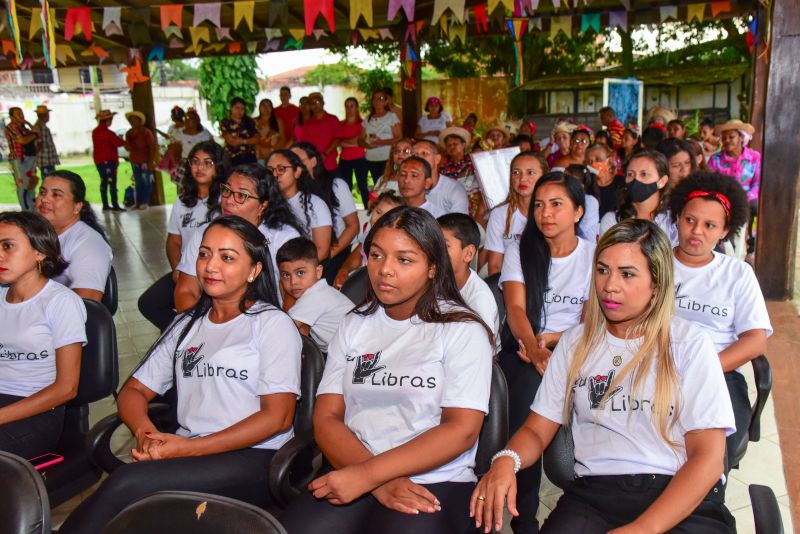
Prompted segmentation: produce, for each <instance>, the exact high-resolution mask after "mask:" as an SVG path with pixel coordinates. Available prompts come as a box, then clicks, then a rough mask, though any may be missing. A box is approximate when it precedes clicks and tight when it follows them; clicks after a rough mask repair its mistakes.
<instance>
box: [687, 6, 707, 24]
mask: <svg viewBox="0 0 800 534" xmlns="http://www.w3.org/2000/svg"><path fill="white" fill-rule="evenodd" d="M705 10H706V5H705V4H689V5H687V6H686V21H687V22H692V20H694V19H697V22H703V18H704V16H705Z"/></svg>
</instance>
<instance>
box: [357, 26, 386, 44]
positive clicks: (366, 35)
mask: <svg viewBox="0 0 800 534" xmlns="http://www.w3.org/2000/svg"><path fill="white" fill-rule="evenodd" d="M358 33H360V34H361V38H362V39H363V40H365V41H366V40H368V39H379V38H380V36H381V34H380V32H379V31H378V30H370V29H367V28H359V29H358Z"/></svg>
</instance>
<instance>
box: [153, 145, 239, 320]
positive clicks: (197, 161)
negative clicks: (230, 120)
mask: <svg viewBox="0 0 800 534" xmlns="http://www.w3.org/2000/svg"><path fill="white" fill-rule="evenodd" d="M188 156H189V157H188V158H187V159H186V161H185V162H184V167H185V169H184V173H183V184H182V187H181V190H180V194H179V195H178V198H176V199H175V203H174V204H172V211H171V212H170V215H169V221H168V222H167V244H166V252H167V261H169V265H170V267H171V268H172V270H171V271H170V272H168V273H167V274H165V275H164V276H162V277H161V278H159V279H158V280H156V281H155V282H154V283H153V285H151V286H150V287H149V288H147V289H146V290H145V292H144V293H142V295H141V296H140V297H139V302H138V306H139V312H141V314H142V315H143V316H144V318H145V319H147V320H148V321H150V322H151V323H153V324H154V325H156V326H157V327H158V329H159V330H161V331H162V332H163V331H164V330H166V328H167V327H168V326H169V324H170V323H171V322H172V321H173V320H174V319H175V315H176V312H175V296H174V295H175V284H176V282H177V280H178V276H179V273H178V269H177V267H178V263H180V261H181V256H182V255H183V253H184V250H185V249H186V247H187V246H188V244H189V241H190V240H191V236H192V233H193V232H194V231H195V229H196V228H197V227H198V226H202V225H203V224H205V223H207V222H208V221H210V220H211V219H212V218H213V217H216V216H218V215H219V214H220V211H219V201H220V189H221V187H222V184H224V183H225V180H227V178H228V175H229V174H230V170H231V167H230V163H229V162H228V156H227V155H226V154H225V150H224V149H223V148H222V147H221V146H219V145H218V144H217V143H215V142H214V141H204V142H202V143H199V144H197V145H196V146H195V147H194V148H192V149H191V150H190V151H189V154H188Z"/></svg>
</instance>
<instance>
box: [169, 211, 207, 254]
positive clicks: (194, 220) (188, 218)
mask: <svg viewBox="0 0 800 534" xmlns="http://www.w3.org/2000/svg"><path fill="white" fill-rule="evenodd" d="M206 222H208V198H203V199H198V200H197V204H195V205H194V206H193V207H191V208H190V207H189V206H187V205H186V204H184V203H183V202H181V199H180V198H176V199H175V202H174V203H173V204H172V212H170V214H169V221H167V233H168V234H172V235H179V236H181V254H183V253H184V252H185V250H186V245H187V243H188V242H189V239H190V238H191V236H192V233H194V229H195V228H197V227H198V226H200V225H201V224H203V223H206Z"/></svg>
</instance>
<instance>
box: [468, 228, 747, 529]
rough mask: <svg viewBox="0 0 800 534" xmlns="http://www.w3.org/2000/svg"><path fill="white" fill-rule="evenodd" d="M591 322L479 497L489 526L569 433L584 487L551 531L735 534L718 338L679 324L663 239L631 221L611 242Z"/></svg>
mask: <svg viewBox="0 0 800 534" xmlns="http://www.w3.org/2000/svg"><path fill="white" fill-rule="evenodd" d="M593 276H594V283H593V284H591V287H590V292H589V298H588V301H587V305H586V315H585V319H584V322H583V323H582V324H580V325H578V326H575V327H574V328H571V329H570V330H568V331H567V332H565V333H564V334H563V335H562V337H561V340H560V342H559V344H558V346H557V347H556V349H555V351H554V352H553V354H552V356H551V358H550V362H549V365H548V366H547V371H546V373H545V375H544V379H543V381H542V384H541V386H540V387H539V391H538V393H537V395H536V399H535V400H534V402H533V405H532V406H531V414H530V415H529V416H528V419H527V420H526V421H525V423H524V425H523V426H522V428H520V430H519V431H517V433H516V434H515V435H514V436H513V437H512V439H511V441H510V442H509V443H508V445H507V447H506V449H504V450H502V451H500V452H499V453H497V454H496V455H495V457H494V460H493V465H492V468H491V470H490V471H489V473H488V474H487V475H486V476H485V477H484V478H483V479H482V480H481V482H480V483H479V484H478V486H477V487H476V489H475V491H474V492H473V494H472V500H471V502H470V513H471V514H472V515H473V517H475V520H476V523H477V524H478V525H484V526H485V532H489V530H490V529H491V528H497V529H498V530H499V529H500V528H501V526H502V521H503V517H502V508H503V506H504V505H505V504H506V500H507V506H508V510H509V512H511V514H512V515H513V516H517V515H519V513H520V511H519V510H517V506H516V478H515V473H516V472H517V471H518V470H519V469H520V468H524V467H527V466H530V465H532V464H534V463H535V462H537V461H538V458H539V456H540V455H541V454H542V452H543V450H544V449H545V448H546V447H547V446H548V445H549V444H550V442H551V441H552V440H553V437H554V436H555V434H556V432H557V431H558V429H559V426H560V425H562V424H563V425H564V426H565V427H566V428H567V429H568V432H569V433H570V434H571V437H572V440H573V441H574V444H575V476H576V478H575V483H574V485H573V486H572V487H570V488H567V490H566V491H565V493H564V495H563V496H562V497H561V498H560V499H559V501H558V504H557V505H556V508H555V509H554V510H553V512H552V513H551V514H550V516H549V517H548V518H547V520H546V521H545V523H544V525H543V526H542V529H541V532H542V533H547V532H570V533H582V534H590V533H591V534H593V533H606V532H609V531H610V532H612V533H614V534H622V533H628V532H666V531H670V532H692V533H696V532H700V533H711V532H734V531H735V527H734V520H733V517H732V516H731V514H730V512H728V510H727V509H726V508H725V506H724V504H723V495H724V486H723V483H722V482H721V477H722V474H723V465H724V461H723V457H724V454H725V436H726V434H730V433H732V432H733V431H734V418H733V411H732V409H731V403H730V399H729V398H728V396H727V395H725V393H726V390H725V380H724V378H723V375H722V369H721V367H720V364H719V358H718V357H717V352H716V349H715V347H714V344H713V342H712V340H711V338H710V336H709V334H708V333H707V332H706V331H705V330H703V329H702V328H700V327H698V326H696V325H695V324H693V323H691V322H689V321H685V320H683V319H681V318H679V317H677V316H675V289H674V277H673V266H672V251H671V247H670V243H669V240H668V239H667V237H666V235H665V234H664V232H663V231H662V230H661V229H660V228H658V226H656V225H655V224H653V223H652V222H649V221H645V220H641V219H628V220H625V221H623V222H621V223H619V224H617V225H615V226H613V227H612V228H611V229H609V231H608V232H606V234H604V235H603V236H602V237H601V238H600V242H599V243H598V244H597V248H596V251H595V255H594V275H593Z"/></svg>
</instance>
